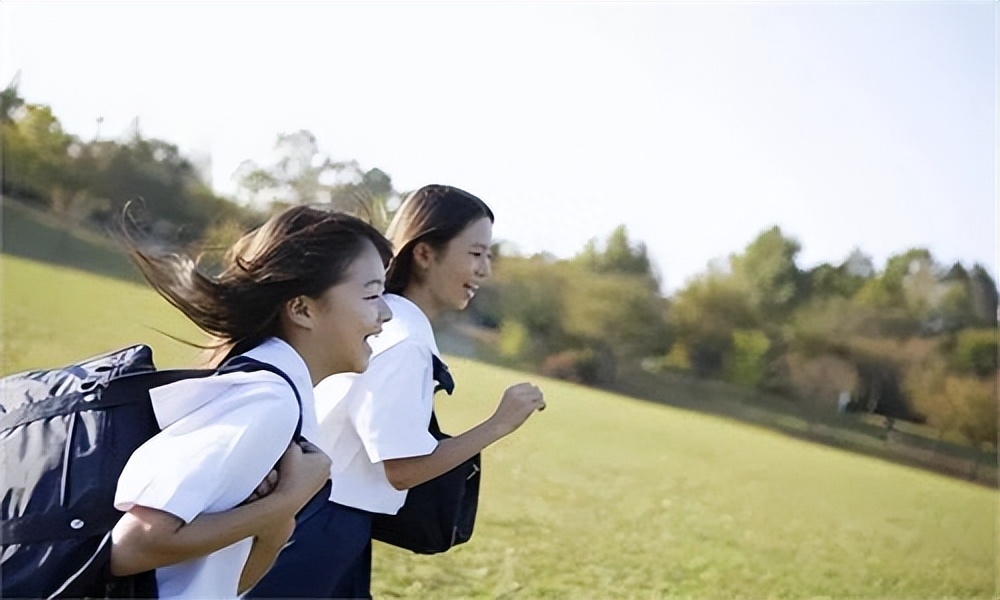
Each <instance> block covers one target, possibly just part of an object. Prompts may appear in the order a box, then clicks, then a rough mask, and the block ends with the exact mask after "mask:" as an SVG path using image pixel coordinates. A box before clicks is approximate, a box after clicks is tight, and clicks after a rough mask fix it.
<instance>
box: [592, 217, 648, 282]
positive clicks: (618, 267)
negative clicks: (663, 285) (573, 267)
mask: <svg viewBox="0 0 1000 600" xmlns="http://www.w3.org/2000/svg"><path fill="white" fill-rule="evenodd" d="M573 261H574V262H575V263H577V264H579V265H582V266H583V267H585V268H586V269H588V270H590V271H593V272H595V273H624V274H630V275H640V276H643V277H646V278H648V279H649V281H650V282H651V283H652V284H654V285H655V286H656V287H657V288H659V278H658V277H657V275H656V273H654V272H653V265H652V263H651V262H650V260H649V251H648V249H647V248H646V244H645V243H643V242H638V243H636V244H633V243H632V242H631V240H629V237H628V229H627V228H626V227H625V225H619V226H617V227H615V228H614V229H613V230H612V231H611V234H610V235H608V238H607V240H606V241H605V243H604V247H603V249H601V248H600V247H599V246H598V243H597V241H596V240H594V239H592V240H590V241H588V242H587V244H586V245H585V246H584V247H583V250H581V251H580V253H579V254H577V255H576V257H574V259H573Z"/></svg>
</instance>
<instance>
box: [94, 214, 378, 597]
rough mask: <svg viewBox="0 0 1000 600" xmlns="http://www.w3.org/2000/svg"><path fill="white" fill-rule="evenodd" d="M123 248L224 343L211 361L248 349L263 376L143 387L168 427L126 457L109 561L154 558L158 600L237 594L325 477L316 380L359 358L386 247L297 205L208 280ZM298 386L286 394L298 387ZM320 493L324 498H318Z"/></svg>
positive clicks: (240, 245) (146, 564)
mask: <svg viewBox="0 0 1000 600" xmlns="http://www.w3.org/2000/svg"><path fill="white" fill-rule="evenodd" d="M127 243H128V245H129V249H130V253H131V255H132V257H133V259H134V260H135V262H136V263H137V264H138V266H139V267H140V269H141V270H142V273H143V275H144V276H145V277H146V279H147V280H148V281H149V283H150V284H151V285H152V286H153V287H154V288H155V289H156V290H157V291H158V292H159V293H160V294H161V295H163V296H164V297H165V298H166V299H167V300H168V301H169V302H170V303H171V304H173V305H174V306H175V307H177V308H178V309H180V310H181V312H183V313H184V314H185V315H186V316H187V317H188V318H190V319H191V320H192V321H193V322H194V323H195V324H196V325H198V326H199V327H200V328H201V329H203V330H204V331H206V332H207V333H209V334H211V335H213V336H216V337H217V338H219V339H220V344H219V345H218V346H217V347H216V352H215V358H214V360H213V362H215V363H218V362H219V359H221V358H222V356H223V355H230V356H236V355H245V356H247V357H249V358H251V359H255V360H257V361H260V362H265V363H269V364H271V365H274V366H275V367H277V368H278V369H280V370H281V371H282V372H283V373H285V375H287V376H288V381H286V379H285V378H283V377H281V376H280V375H277V374H275V373H271V372H269V371H254V372H249V373H242V372H234V373H227V374H224V375H217V376H213V377H208V378H201V379H186V380H182V381H178V382H176V383H172V384H169V385H165V386H162V387H159V388H155V389H153V390H151V393H150V396H151V398H152V400H153V406H154V411H155V412H156V417H157V421H158V422H159V424H160V426H161V428H162V432H161V433H159V434H157V435H156V436H154V437H153V438H152V439H150V440H149V441H148V442H146V443H145V444H143V445H142V446H141V447H140V448H139V449H138V450H137V451H136V452H135V453H134V454H133V455H132V457H131V458H130V459H129V462H128V464H127V465H126V466H125V470H124V471H123V472H122V475H121V477H120V478H119V480H118V489H117V494H116V498H115V506H116V507H117V508H118V509H119V510H122V511H125V515H124V516H123V517H122V518H121V520H120V521H119V522H118V524H117V526H116V527H115V528H114V530H113V532H112V542H113V546H112V551H111V570H112V573H113V574H115V575H122V576H125V575H132V574H136V573H141V572H145V571H149V570H151V569H155V578H156V584H157V587H158V593H159V597H161V598H236V597H237V596H238V594H239V593H241V592H242V591H244V590H246V589H248V588H249V587H250V586H251V585H252V584H253V583H255V582H256V581H257V580H258V579H259V578H260V577H261V576H262V575H263V574H264V573H265V572H266V570H267V569H268V568H269V567H270V566H271V564H272V563H273V562H274V558H275V556H276V555H277V553H278V551H279V550H280V549H281V548H282V547H283V545H284V544H285V543H286V542H287V541H288V538H289V537H290V535H291V533H292V530H293V528H294V516H295V514H296V513H297V512H299V511H300V510H301V509H302V507H303V506H305V505H306V503H307V502H308V501H309V499H310V498H312V497H313V496H314V495H315V494H316V493H317V492H318V491H320V489H321V488H322V487H323V485H324V483H325V482H326V481H327V478H328V477H329V464H330V463H329V459H328V458H327V456H326V455H325V454H323V453H322V452H319V451H317V449H316V448H315V447H312V446H311V445H310V444H308V443H307V442H304V441H303V442H298V441H295V440H292V436H293V433H294V431H295V430H296V427H297V425H298V423H299V419H300V416H299V415H300V411H299V405H298V403H297V402H296V391H297V394H298V396H299V398H300V400H301V408H302V410H301V415H302V416H301V419H302V426H301V431H302V436H303V437H304V438H306V439H310V438H312V439H315V438H316V437H318V428H317V423H316V418H315V414H316V413H315V408H314V407H313V404H314V400H313V393H312V389H313V386H314V385H315V384H316V383H318V382H319V381H321V380H322V379H324V378H326V377H328V376H330V375H332V374H334V373H343V372H355V373H358V372H361V371H364V370H365V368H366V367H367V365H368V360H369V357H370V356H371V348H370V347H369V345H368V342H367V340H368V338H369V337H370V336H373V335H375V334H378V333H379V332H380V331H381V329H382V324H383V323H385V322H386V321H388V320H389V318H391V313H390V312H389V309H388V307H387V306H386V304H385V302H384V301H383V299H382V292H383V285H384V277H385V266H386V264H387V262H388V259H389V257H390V256H391V247H390V245H389V243H388V240H386V239H385V238H384V237H383V236H382V235H381V234H380V233H379V232H378V231H377V230H375V229H374V228H373V227H371V226H370V225H368V224H367V223H364V222H363V221H361V220H359V219H356V218H354V217H351V216H348V215H344V214H338V213H333V212H329V211H325V210H319V209H316V208H310V207H304V206H298V207H294V208H291V209H288V210H286V211H284V212H283V213H281V214H279V215H277V216H275V217H272V218H271V219H270V220H269V221H267V222H266V223H265V224H264V225H263V226H262V227H260V228H259V229H258V230H256V231H254V232H252V233H250V234H247V235H245V236H244V237H243V238H241V239H240V240H239V241H238V242H237V243H236V244H234V245H233V247H232V248H231V249H230V250H229V252H228V254H227V256H226V259H225V263H224V269H223V270H222V272H221V274H219V275H218V276H216V277H209V276H206V275H204V274H202V273H201V272H200V271H199V269H198V266H197V264H196V263H195V262H194V261H192V260H191V259H190V258H187V257H185V256H181V255H177V254H164V253H155V252H149V251H143V250H140V249H139V248H138V247H137V246H136V244H135V243H134V242H133V241H132V238H131V237H129V238H128V241H127ZM290 383H291V384H294V388H295V389H294V390H293V389H292V385H290ZM324 498H325V495H324Z"/></svg>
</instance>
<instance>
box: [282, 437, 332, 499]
mask: <svg viewBox="0 0 1000 600" xmlns="http://www.w3.org/2000/svg"><path fill="white" fill-rule="evenodd" d="M302 444H303V445H304V446H305V449H303V446H300V445H299V444H298V443H295V442H293V443H292V444H290V445H289V446H288V449H287V450H285V453H284V454H282V455H281V459H280V460H279V461H278V475H279V477H278V482H277V485H276V486H275V488H274V490H273V491H272V493H282V494H291V495H294V496H296V497H298V498H304V501H303V502H302V504H303V505H305V502H308V500H309V499H310V498H312V496H313V494H315V493H316V492H318V491H319V490H320V488H322V487H323V484H325V483H326V480H327V479H329V478H330V457H328V456H327V455H326V454H325V453H324V452H323V451H321V450H319V448H317V447H316V446H314V445H312V444H310V443H309V442H305V441H303V442H302Z"/></svg>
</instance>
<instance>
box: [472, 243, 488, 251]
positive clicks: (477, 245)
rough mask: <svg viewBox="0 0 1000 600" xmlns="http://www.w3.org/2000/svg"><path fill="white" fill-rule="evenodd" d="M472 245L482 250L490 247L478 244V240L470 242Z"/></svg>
mask: <svg viewBox="0 0 1000 600" xmlns="http://www.w3.org/2000/svg"><path fill="white" fill-rule="evenodd" d="M472 247H473V248H482V249H483V250H489V249H490V247H489V246H487V245H486V244H480V243H479V242H476V243H474V244H472Z"/></svg>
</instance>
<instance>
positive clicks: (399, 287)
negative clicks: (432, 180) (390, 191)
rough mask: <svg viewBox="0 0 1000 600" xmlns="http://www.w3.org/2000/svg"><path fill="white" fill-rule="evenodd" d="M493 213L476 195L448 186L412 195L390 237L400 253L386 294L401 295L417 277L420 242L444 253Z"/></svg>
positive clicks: (392, 265)
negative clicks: (415, 253)
mask: <svg viewBox="0 0 1000 600" xmlns="http://www.w3.org/2000/svg"><path fill="white" fill-rule="evenodd" d="M483 217H486V218H488V219H489V220H490V222H493V211H491V210H490V207H489V206H487V205H486V203H485V202H483V201H482V200H480V199H479V198H477V197H476V196H473V195H472V194H470V193H468V192H466V191H463V190H460V189H458V188H456V187H451V186H447V185H426V186H424V187H422V188H420V189H419V190H417V191H415V192H412V193H411V194H409V195H408V196H407V197H406V199H405V200H404V201H403V204H402V205H401V206H400V207H399V211H398V212H396V216H395V217H393V219H392V222H391V223H389V228H388V230H387V232H386V235H387V236H388V238H389V239H390V240H392V244H393V246H394V247H395V249H396V254H395V256H394V257H393V259H392V262H391V263H389V270H388V271H387V272H386V276H385V280H386V281H385V291H387V292H390V293H393V294H401V293H403V290H405V289H406V286H407V285H408V284H409V283H410V280H411V278H412V277H413V276H414V273H413V248H414V247H415V246H416V245H417V244H418V243H420V242H424V243H426V244H428V245H430V246H431V247H432V248H434V249H435V250H442V249H443V248H444V247H445V246H446V245H447V244H448V242H450V241H451V240H453V239H454V238H455V237H457V236H458V235H459V234H460V233H462V231H464V230H465V228H466V227H468V226H469V225H471V224H473V223H475V222H476V221H478V220H479V219H482V218H483Z"/></svg>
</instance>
